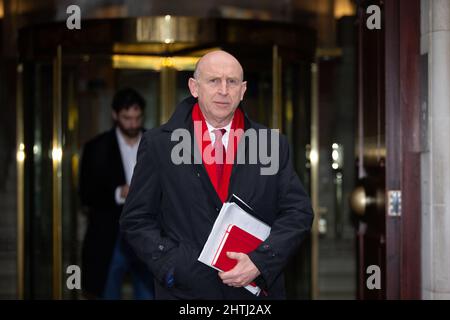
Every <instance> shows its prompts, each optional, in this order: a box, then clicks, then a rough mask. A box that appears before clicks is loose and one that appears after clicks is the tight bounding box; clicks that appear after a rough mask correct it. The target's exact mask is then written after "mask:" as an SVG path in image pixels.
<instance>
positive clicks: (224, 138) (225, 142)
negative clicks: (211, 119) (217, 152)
mask: <svg viewBox="0 0 450 320" xmlns="http://www.w3.org/2000/svg"><path fill="white" fill-rule="evenodd" d="M205 122H206V126H207V127H208V132H209V137H210V138H211V144H212V145H214V142H215V141H216V135H215V134H214V132H213V131H214V130H220V129H225V130H226V132H225V134H224V135H223V136H222V144H223V146H224V147H225V150H227V147H228V138H229V137H230V130H231V123H232V122H233V120H231V121H230V123H229V124H227V125H226V126H225V127H222V128H214V127H213V126H212V125H210V124H209V123H208V121H206V120H205Z"/></svg>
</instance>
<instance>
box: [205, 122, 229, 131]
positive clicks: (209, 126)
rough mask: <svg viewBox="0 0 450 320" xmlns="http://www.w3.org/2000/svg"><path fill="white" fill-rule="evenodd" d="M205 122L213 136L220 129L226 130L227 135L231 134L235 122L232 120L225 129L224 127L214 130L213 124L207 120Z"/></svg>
mask: <svg viewBox="0 0 450 320" xmlns="http://www.w3.org/2000/svg"><path fill="white" fill-rule="evenodd" d="M205 122H206V126H207V127H208V131H209V133H210V134H213V131H214V130H218V129H225V130H226V132H225V134H227V133H230V130H231V124H232V123H233V120H231V121H230V123H229V124H227V125H226V126H225V127H222V128H214V127H213V126H212V125H211V124H209V123H208V121H206V119H205Z"/></svg>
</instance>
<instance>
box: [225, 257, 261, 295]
mask: <svg viewBox="0 0 450 320" xmlns="http://www.w3.org/2000/svg"><path fill="white" fill-rule="evenodd" d="M227 256H228V258H230V259H236V260H237V261H238V263H237V265H236V266H235V267H234V268H233V269H231V270H230V271H227V272H219V277H220V278H221V279H222V281H223V283H224V284H227V285H229V286H231V287H236V288H239V287H245V286H246V285H248V284H249V283H250V282H252V281H253V280H255V278H256V277H257V276H259V275H260V274H261V272H259V270H258V268H257V267H256V266H255V265H254V263H253V262H252V260H250V258H249V257H248V255H246V254H245V253H238V252H227Z"/></svg>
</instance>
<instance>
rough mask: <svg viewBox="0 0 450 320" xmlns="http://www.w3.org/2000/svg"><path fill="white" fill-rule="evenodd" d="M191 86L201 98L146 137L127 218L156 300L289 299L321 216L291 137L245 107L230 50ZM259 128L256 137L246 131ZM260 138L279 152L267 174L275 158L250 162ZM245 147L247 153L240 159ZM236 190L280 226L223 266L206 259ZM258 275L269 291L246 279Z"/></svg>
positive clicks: (206, 61) (125, 227)
mask: <svg viewBox="0 0 450 320" xmlns="http://www.w3.org/2000/svg"><path fill="white" fill-rule="evenodd" d="M188 86H189V90H190V92H191V94H192V97H188V98H186V99H185V100H184V101H182V102H181V103H180V104H179V105H178V106H177V108H176V110H175V112H174V114H173V115H172V117H171V118H170V119H169V121H168V122H167V123H165V124H164V125H162V126H161V127H159V128H155V129H153V130H150V131H148V132H146V133H145V134H144V136H143V137H142V140H141V143H140V146H139V151H138V158H137V164H136V167H135V169H134V174H133V179H132V182H131V186H130V190H129V193H128V197H127V200H126V203H125V207H124V210H123V212H122V216H121V221H120V224H121V230H122V233H123V236H124V238H125V239H126V240H127V241H128V243H129V244H130V245H131V247H132V248H133V249H134V250H135V252H136V254H137V255H138V257H140V259H142V261H143V262H145V264H146V265H147V266H148V267H149V268H150V269H151V271H152V272H153V274H154V276H155V296H156V299H234V300H236V299H283V298H285V289H284V278H283V268H284V267H285V265H286V263H287V262H288V260H289V258H290V257H291V256H292V254H294V253H295V251H296V249H297V248H298V246H299V245H300V243H301V241H302V240H303V238H304V237H305V235H306V234H307V233H308V232H309V231H310V228H311V225H312V220H313V213H312V209H311V205H310V200H309V198H308V196H307V195H306V193H305V191H304V189H303V186H302V184H301V183H300V180H299V178H298V176H297V174H296V173H295V171H294V169H293V167H292V163H291V162H292V161H291V154H290V151H289V145H288V142H287V139H286V137H284V136H282V135H278V134H276V133H274V132H272V131H271V130H269V129H268V128H266V127H264V126H262V125H260V124H258V123H256V122H253V121H252V120H250V119H248V117H247V116H246V115H245V113H244V112H243V110H242V107H241V106H240V104H241V101H242V100H243V98H244V94H245V91H246V89H247V83H246V81H244V72H243V69H242V66H241V64H240V63H239V61H238V60H237V59H236V58H235V57H233V56H232V55H231V54H229V53H227V52H225V51H213V52H210V53H208V54H206V55H204V56H203V57H202V58H201V59H200V60H199V61H198V63H197V66H196V68H195V72H194V76H193V78H190V79H189V82H188ZM250 132H254V133H255V135H254V136H255V137H256V140H255V139H247V138H245V137H246V135H247V133H250ZM180 136H182V137H186V136H187V137H188V138H187V140H188V141H187V142H188V143H187V144H186V141H182V142H183V143H184V144H183V146H184V148H183V150H182V152H181V155H180V157H181V160H182V161H180V157H177V152H175V151H174V150H179V149H177V148H178V147H179V143H180ZM274 141H275V143H274ZM251 144H254V145H253V146H252V145H251ZM186 145H187V146H188V147H187V148H186V147H185V146H186ZM261 146H262V147H263V148H265V149H268V150H271V154H275V155H278V159H274V161H276V162H277V166H276V170H272V171H271V172H270V173H269V174H267V173H264V172H265V171H264V167H265V166H266V165H267V162H264V161H261V159H259V158H258V159H257V161H256V163H255V161H251V160H254V159H255V156H257V154H256V155H255V154H253V153H254V150H256V149H255V148H254V147H261ZM266 151H267V150H266ZM240 152H241V154H243V155H244V156H243V158H242V159H243V160H244V161H237V157H239V155H240ZM256 158H257V157H256ZM242 159H241V160H242ZM263 160H266V159H263ZM232 194H235V195H237V196H238V197H239V198H241V199H242V200H244V201H245V202H246V203H247V204H249V205H250V206H251V207H252V208H253V209H254V214H255V215H256V216H257V218H258V219H260V220H262V221H264V222H265V223H267V224H268V225H270V226H271V232H270V235H269V237H268V238H267V239H266V240H265V241H264V242H263V243H262V244H261V245H260V246H259V247H258V248H257V249H255V250H254V251H252V252H250V253H249V254H244V253H238V252H230V253H228V257H229V258H231V259H235V260H237V264H236V266H235V267H234V268H233V269H231V270H229V271H227V272H218V271H217V270H215V269H213V268H211V267H208V266H206V265H205V264H203V263H201V262H199V261H198V260H197V259H198V257H199V255H200V252H201V250H202V248H203V246H204V244H205V242H206V240H207V238H208V235H209V234H210V232H211V229H212V226H213V224H214V221H215V219H216V218H217V215H218V213H219V211H220V209H221V207H222V204H223V203H224V202H226V201H227V199H229V197H230V195H232ZM251 282H256V284H258V286H259V287H261V288H262V289H263V290H262V293H261V294H260V295H258V296H255V295H253V294H252V293H250V292H249V291H248V290H246V289H245V288H244V287H245V286H246V285H248V284H249V283H251Z"/></svg>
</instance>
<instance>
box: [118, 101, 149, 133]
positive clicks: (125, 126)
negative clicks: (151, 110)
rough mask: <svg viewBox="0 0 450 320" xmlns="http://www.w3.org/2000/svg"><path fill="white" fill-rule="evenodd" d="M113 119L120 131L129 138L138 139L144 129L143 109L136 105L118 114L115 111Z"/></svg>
mask: <svg viewBox="0 0 450 320" xmlns="http://www.w3.org/2000/svg"><path fill="white" fill-rule="evenodd" d="M113 119H114V121H115V122H116V125H117V126H118V127H119V129H120V131H121V132H122V133H123V134H124V135H125V136H127V137H129V138H136V137H137V136H138V135H139V133H140V132H141V129H142V109H141V108H140V107H139V106H138V105H136V104H134V105H132V106H131V107H129V108H127V109H122V110H120V111H119V112H118V113H117V112H115V111H113Z"/></svg>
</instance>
